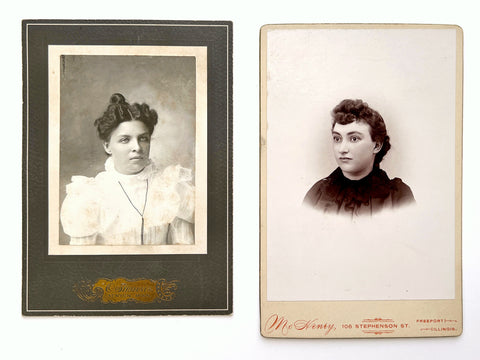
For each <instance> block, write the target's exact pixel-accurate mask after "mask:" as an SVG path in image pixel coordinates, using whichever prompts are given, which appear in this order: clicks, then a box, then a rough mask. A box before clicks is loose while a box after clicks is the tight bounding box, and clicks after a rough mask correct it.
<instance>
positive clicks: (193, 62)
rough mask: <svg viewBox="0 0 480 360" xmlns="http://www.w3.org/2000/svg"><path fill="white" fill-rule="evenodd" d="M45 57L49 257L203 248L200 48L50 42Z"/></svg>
mask: <svg viewBox="0 0 480 360" xmlns="http://www.w3.org/2000/svg"><path fill="white" fill-rule="evenodd" d="M49 60H50V63H49V68H50V74H49V75H50V79H51V82H50V84H51V85H50V90H49V91H50V94H49V95H50V111H51V113H50V126H51V132H50V141H49V144H50V149H51V150H50V160H51V163H52V165H53V166H51V168H50V171H51V180H50V188H51V189H56V188H58V190H57V191H53V192H52V194H54V195H58V196H54V195H51V200H52V201H51V203H52V207H51V209H53V211H54V213H55V215H58V217H57V216H52V217H51V220H50V221H51V222H50V229H51V232H52V233H53V234H57V235H58V237H57V236H54V237H51V238H50V242H51V244H50V251H52V253H59V254H63V253H86V254H90V253H107V254H108V253H132V252H133V253H201V252H203V251H205V241H206V236H205V228H206V225H205V219H202V213H203V215H204V210H205V196H206V195H205V192H206V188H205V187H206V183H205V181H206V180H205V179H204V178H205V171H206V160H205V159H206V149H205V141H206V114H205V112H206V50H205V48H201V47H198V48H195V47H191V48H182V47H178V48H175V47H121V46H110V47H109V46H106V47H77V46H50V47H49ZM202 194H203V195H202ZM57 208H58V213H56V211H57Z"/></svg>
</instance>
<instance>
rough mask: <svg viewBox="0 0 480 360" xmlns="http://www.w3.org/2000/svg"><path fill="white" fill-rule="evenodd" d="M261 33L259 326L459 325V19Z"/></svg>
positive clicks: (416, 328)
mask: <svg viewBox="0 0 480 360" xmlns="http://www.w3.org/2000/svg"><path fill="white" fill-rule="evenodd" d="M260 35H261V49H260V61H261V139H260V141H261V144H260V147H261V155H260V161H261V185H260V194H261V196H260V200H261V227H260V241H261V284H260V286H261V333H262V335H263V336H266V337H292V338H293V337H306V338H317V337H318V338H333V337H344V338H352V337H422V336H423V337H431V336H456V335H460V334H461V332H462V286H461V234H462V233H461V215H462V214H461V194H462V179H461V172H462V75H463V54H462V52H463V34H462V30H461V28H459V27H458V26H453V25H387V24H355V25H349V24H342V25H338V24H337V25H333V24H318V25H311V24H309V25H294V24H292V25H266V26H264V27H263V28H262V29H261V33H260Z"/></svg>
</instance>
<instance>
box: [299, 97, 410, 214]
mask: <svg viewBox="0 0 480 360" xmlns="http://www.w3.org/2000/svg"><path fill="white" fill-rule="evenodd" d="M332 115H333V123H332V139H333V151H334V155H335V160H336V161H337V164H338V168H337V169H336V170H335V171H334V172H332V173H331V174H330V175H329V176H328V177H326V178H324V179H322V180H320V181H318V182H317V183H315V184H314V185H313V186H312V188H311V189H310V190H309V191H308V193H307V195H306V196H305V199H304V204H306V205H309V206H312V207H314V208H315V209H318V210H321V211H323V212H326V213H337V214H346V215H350V216H357V215H372V214H374V213H376V212H379V211H381V210H383V209H387V208H388V209H394V208H398V207H400V206H402V205H405V204H411V203H414V202H415V199H414V197H413V193H412V190H411V189H410V188H409V187H408V185H406V184H405V183H403V182H402V180H401V179H399V178H394V179H390V178H389V177H388V175H387V174H386V172H385V171H383V170H382V169H380V162H381V161H382V159H383V157H384V156H385V154H386V153H387V152H388V150H389V149H390V138H389V137H388V135H387V129H386V127H385V122H384V121H383V118H382V117H381V115H380V114H379V113H378V112H377V111H375V110H373V109H372V108H370V107H369V106H368V104H367V103H365V102H363V101H362V100H351V99H346V100H343V101H342V102H341V103H340V104H338V105H337V106H336V107H335V108H334V109H333V111H332Z"/></svg>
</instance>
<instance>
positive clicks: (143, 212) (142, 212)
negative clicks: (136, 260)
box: [118, 179, 148, 245]
mask: <svg viewBox="0 0 480 360" xmlns="http://www.w3.org/2000/svg"><path fill="white" fill-rule="evenodd" d="M145 181H146V182H147V189H146V190H145V202H144V203H143V210H142V211H141V212H140V210H138V209H137V207H136V206H135V205H133V202H132V200H131V199H130V196H128V194H127V192H126V191H125V189H124V188H123V186H122V183H121V182H120V181H118V184H119V185H120V187H121V188H122V191H123V193H124V194H125V196H126V197H127V199H128V201H129V202H130V204H131V205H132V207H133V208H134V209H135V211H136V212H137V213H138V215H140V216H141V218H142V231H141V234H140V237H141V239H140V240H141V243H142V245H143V226H144V219H143V214H145V208H146V207H147V195H148V179H147V180H145Z"/></svg>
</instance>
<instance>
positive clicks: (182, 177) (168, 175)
mask: <svg viewBox="0 0 480 360" xmlns="http://www.w3.org/2000/svg"><path fill="white" fill-rule="evenodd" d="M162 180H163V181H164V182H165V184H166V187H167V188H170V189H173V190H174V192H175V194H176V197H175V204H176V214H175V216H176V217H178V218H180V219H183V220H185V221H188V222H191V223H193V222H194V212H195V187H194V186H193V185H192V183H191V181H192V172H191V170H190V169H186V168H184V167H181V166H180V165H175V166H169V167H168V168H166V169H165V170H164V172H163V174H162Z"/></svg>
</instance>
